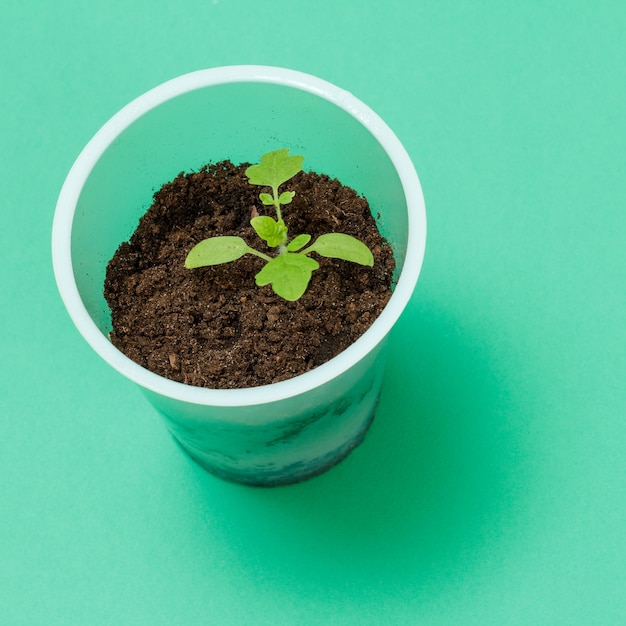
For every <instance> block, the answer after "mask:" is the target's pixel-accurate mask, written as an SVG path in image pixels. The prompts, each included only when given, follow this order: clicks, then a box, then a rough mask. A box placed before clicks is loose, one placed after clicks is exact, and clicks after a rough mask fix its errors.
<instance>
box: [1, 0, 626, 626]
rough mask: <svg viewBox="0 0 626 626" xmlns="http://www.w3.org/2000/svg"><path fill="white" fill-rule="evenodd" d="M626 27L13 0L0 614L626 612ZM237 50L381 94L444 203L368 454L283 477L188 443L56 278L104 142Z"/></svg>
mask: <svg viewBox="0 0 626 626" xmlns="http://www.w3.org/2000/svg"><path fill="white" fill-rule="evenodd" d="M594 4H597V6H593V5H594ZM261 6H262V7H263V9H262V10H260V7H261ZM625 30H626V5H624V3H622V2H618V1H617V0H615V1H610V0H607V1H605V2H600V3H587V2H584V3H583V2H549V3H548V2H528V3H502V2H495V1H492V2H469V1H468V2H448V3H439V2H434V1H431V2H409V1H408V0H407V1H405V2H398V1H390V2H386V3H383V2H356V0H355V1H354V2H348V1H347V0H344V1H343V2H342V1H337V0H332V1H331V0H324V1H319V2H314V3H313V2H301V3H296V2H284V1H280V2H279V1H274V2H272V1H270V2H263V3H259V2H252V1H246V0H219V1H218V0H212V1H211V0H202V1H200V0H191V1H189V2H186V3H180V2H178V1H176V2H174V1H173V0H172V1H170V2H156V3H154V2H146V1H145V0H138V1H136V2H121V1H119V0H117V1H113V2H106V3H86V2H78V0H76V1H74V2H70V1H65V0H61V1H60V2H56V3H49V2H43V0H38V1H31V2H17V1H15V0H8V2H5V4H4V5H3V9H2V18H1V20H0V51H1V52H2V59H3V62H2V64H0V78H1V82H0V84H1V85H2V87H1V96H0V106H1V113H2V115H1V118H0V125H1V126H0V137H1V138H2V139H1V142H0V165H1V166H2V195H1V196H0V197H1V201H0V202H1V205H0V206H1V208H2V215H3V216H4V220H5V224H4V228H2V230H1V231H0V237H1V244H2V245H1V248H0V249H1V250H2V263H1V265H0V268H1V269H0V271H1V272H2V283H1V285H2V293H3V303H4V306H3V307H2V311H1V316H2V318H1V319H2V344H1V352H0V354H1V360H0V364H1V365H0V367H2V394H1V396H0V428H1V430H0V475H1V476H2V479H1V482H0V502H1V506H0V509H1V513H0V623H2V624H3V625H5V624H6V625H10V626H12V625H14V624H28V625H33V624H35V625H39V624H42V625H56V624H90V625H100V624H132V625H134V624H150V625H161V624H163V625H171V624H184V625H196V624H339V625H343V624H359V625H362V624H420V625H422V624H424V625H446V626H447V625H450V624H463V625H466V624H467V625H480V626H490V625H498V626H501V625H505V624H506V625H509V624H511V625H523V626H527V625H549V626H553V625H564V626H565V625H567V626H579V625H580V626H583V625H584V626H590V625H596V624H597V625H602V626H604V625H620V624H624V623H626V601H625V600H624V597H625V594H624V590H625V589H626V530H625V529H626V502H625V500H626V495H625V494H626V488H625V487H626V485H625V482H626V481H625V476H626V471H625V470H626V458H625V440H626V432H625V420H624V418H625V416H626V384H625V376H624V374H625V372H626V295H625V286H626V245H625V243H626V202H625V198H626V177H625V174H626V167H625V165H626V117H625V111H626V63H625V62H624V59H625V58H626V43H625V38H624V32H625ZM234 63H259V64H272V65H284V66H286V67H290V68H293V69H299V70H302V71H306V72H310V73H313V74H316V75H318V76H320V77H321V78H325V79H327V80H330V81H331V82H334V83H336V84H338V85H340V86H342V87H344V88H346V89H348V90H349V91H352V92H353V93H354V94H355V95H356V96H358V97H359V98H361V99H362V100H364V101H365V102H367V103H368V104H369V105H370V106H371V107H372V108H373V109H374V110H375V111H377V112H378V113H379V114H380V115H381V116H382V117H383V118H384V119H385V120H386V121H387V122H388V123H389V125H390V126H391V127H392V128H393V129H394V130H395V131H396V133H397V134H398V136H399V138H400V140H401V141H402V142H403V143H404V144H405V146H406V148H407V149H408V151H409V153H410V154H411V156H412V158H413V160H414V162H415V165H416V167H417V170H418V173H419V175H420V178H421V181H422V185H423V187H424V193H425V197H426V205H427V211H428V217H429V239H428V245H427V252H426V260H425V265H424V270H423V274H422V276H421V278H420V282H419V286H418V290H417V292H416V294H415V297H414V299H413V301H412V302H411V305H410V306H409V309H408V310H407V313H406V315H405V316H404V317H403V318H402V320H401V322H400V324H399V327H398V329H397V332H395V334H394V335H393V338H392V342H391V363H390V367H389V370H388V376H387V378H386V382H385V385H384V394H383V398H382V401H381V405H380V411H379V414H378V416H377V420H376V422H375V424H374V426H373V428H372V430H371V431H370V434H369V435H368V437H367V439H366V441H365V443H364V444H363V446H362V447H361V448H359V449H358V450H357V451H356V452H355V453H354V454H353V455H352V456H351V457H350V458H349V459H348V460H347V461H346V462H344V463H343V464H342V465H340V466H339V467H337V468H336V469H334V470H333V471H331V472H330V473H328V474H326V475H324V476H322V477H320V478H317V479H314V480H312V481H310V482H308V483H305V484H302V485H298V486H295V487H289V488H280V489H274V490H255V489H250V488H246V487H238V486H234V485H230V484H226V483H222V482H220V481H218V480H216V479H214V478H212V477H210V476H208V475H206V474H204V473H203V472H202V471H201V470H199V469H198V468H197V467H196V466H194V465H193V464H192V463H191V462H189V461H188V460H187V459H186V458H185V457H184V456H183V455H182V454H181V453H180V452H179V450H178V449H177V448H176V447H175V446H174V444H173V443H172V442H171V440H170V438H169V436H168V435H167V434H166V432H165V429H164V428H163V426H162V424H161V422H160V421H159V419H158V417H157V416H156V415H155V414H154V413H153V412H152V410H151V409H150V407H149V405H148V404H147V403H146V402H145V400H144V399H143V397H142V396H141V395H140V393H139V392H138V391H137V390H136V389H135V388H134V387H133V386H132V385H131V384H130V383H127V382H125V381H124V380H123V379H122V378H121V377H120V376H119V375H118V374H116V373H115V372H113V371H111V370H110V369H109V368H108V366H106V365H105V364H104V363H103V362H101V361H100V360H99V359H98V357H97V356H96V355H95V354H94V353H93V352H92V351H91V349H90V348H89V347H88V346H87V345H86V343H85V342H84V341H83V340H82V338H80V337H79V335H78V333H77V332H76V331H75V330H74V328H73V326H72V324H71V322H70V320H69V317H68V316H67V314H66V312H65V310H64V308H63V306H62V304H61V302H60V299H59V297H58V295H57V292H56V288H55V285H54V281H53V276H52V270H51V263H50V250H49V248H50V245H49V240H50V229H51V223H52V213H53V210H54V205H55V202H56V197H57V194H58V192H59V190H60V187H61V184H62V182H63V179H64V177H65V175H66V173H67V171H68V170H69V168H70V166H71V164H72V162H73V160H74V159H75V158H76V156H77V155H78V153H79V151H80V150H81V148H82V147H83V145H84V144H85V143H86V142H87V141H88V140H89V138H90V137H91V136H92V135H93V134H94V133H95V131H96V130H97V129H98V128H99V127H100V126H101V125H102V124H103V123H104V122H105V121H106V120H107V119H108V118H109V117H110V116H111V115H113V114H114V113H115V112H116V111H117V110H118V109H119V108H121V107H122V106H123V105H124V104H126V103H127V102H128V101H130V100H131V99H132V98H134V97H136V96H138V95H139V94H141V93H142V92H144V91H145V90H147V89H149V88H151V87H153V86H155V85H156V84H158V83H160V82H162V81H164V80H167V79H169V78H172V77H174V76H176V75H179V74H182V73H185V72H188V71H191V70H195V69H200V68H203V67H212V66H217V65H224V64H234Z"/></svg>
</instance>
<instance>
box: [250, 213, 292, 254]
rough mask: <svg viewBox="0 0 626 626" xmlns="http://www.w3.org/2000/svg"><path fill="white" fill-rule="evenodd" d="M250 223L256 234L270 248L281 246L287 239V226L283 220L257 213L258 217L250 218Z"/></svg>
mask: <svg viewBox="0 0 626 626" xmlns="http://www.w3.org/2000/svg"><path fill="white" fill-rule="evenodd" d="M250 224H251V225H252V228H254V230H255V231H256V233H257V235H258V236H259V237H261V239H263V240H264V241H267V245H268V246H269V247H270V248H275V247H276V246H282V245H283V244H285V243H286V241H287V227H286V226H285V222H283V220H278V221H276V220H275V219H274V218H272V217H269V216H268V215H259V216H258V217H253V218H252V219H251V220H250Z"/></svg>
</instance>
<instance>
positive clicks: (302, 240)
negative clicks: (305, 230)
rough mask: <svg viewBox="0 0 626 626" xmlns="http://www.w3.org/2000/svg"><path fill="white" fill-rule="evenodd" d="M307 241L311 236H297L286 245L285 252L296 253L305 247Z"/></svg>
mask: <svg viewBox="0 0 626 626" xmlns="http://www.w3.org/2000/svg"><path fill="white" fill-rule="evenodd" d="M309 241H311V235H298V236H297V237H294V238H293V239H292V240H291V241H290V242H289V244H287V250H288V251H289V252H296V251H297V250H300V248H303V247H304V246H306V244H307V243H309Z"/></svg>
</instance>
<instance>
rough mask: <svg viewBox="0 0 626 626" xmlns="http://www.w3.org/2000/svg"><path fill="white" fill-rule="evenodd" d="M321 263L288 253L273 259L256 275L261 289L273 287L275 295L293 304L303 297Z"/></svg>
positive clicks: (301, 255) (302, 255)
mask: <svg viewBox="0 0 626 626" xmlns="http://www.w3.org/2000/svg"><path fill="white" fill-rule="evenodd" d="M318 268H319V263H318V262H317V261H316V260H315V259H311V258H309V257H307V256H305V255H304V254H298V253H293V252H287V253H286V254H281V255H280V256H277V257H275V258H273V259H272V260H271V261H269V262H268V263H267V265H265V266H264V267H263V269H262V270H261V271H260V272H259V273H258V274H257V275H256V277H255V278H256V284H257V285H258V286H259V287H263V286H265V285H269V284H271V285H272V289H273V290H274V293H275V294H276V295H278V296H280V297H281V298H284V299H285V300H289V301H290V302H293V301H294V300H297V299H298V298H300V296H302V294H303V293H304V292H305V291H306V288H307V287H308V285H309V281H310V280H311V274H312V273H313V272H314V271H315V270H316V269H318Z"/></svg>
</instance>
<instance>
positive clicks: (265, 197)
mask: <svg viewBox="0 0 626 626" xmlns="http://www.w3.org/2000/svg"><path fill="white" fill-rule="evenodd" d="M259 198H261V202H262V203H263V204H265V205H272V204H274V199H273V198H272V196H271V194H269V193H260V194H259Z"/></svg>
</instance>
